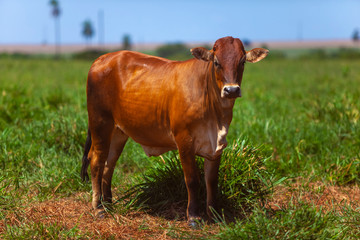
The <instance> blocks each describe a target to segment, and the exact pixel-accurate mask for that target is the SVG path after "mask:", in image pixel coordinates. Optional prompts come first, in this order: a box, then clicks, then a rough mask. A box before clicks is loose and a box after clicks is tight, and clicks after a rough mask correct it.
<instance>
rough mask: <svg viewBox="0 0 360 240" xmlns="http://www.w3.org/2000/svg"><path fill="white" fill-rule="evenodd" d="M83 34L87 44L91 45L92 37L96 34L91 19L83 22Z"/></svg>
mask: <svg viewBox="0 0 360 240" xmlns="http://www.w3.org/2000/svg"><path fill="white" fill-rule="evenodd" d="M82 35H83V36H84V37H85V39H86V42H87V44H88V45H90V39H91V38H92V37H93V36H94V29H93V26H92V23H91V21H90V20H86V21H85V22H83V30H82Z"/></svg>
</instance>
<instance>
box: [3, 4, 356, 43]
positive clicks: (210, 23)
mask: <svg viewBox="0 0 360 240" xmlns="http://www.w3.org/2000/svg"><path fill="white" fill-rule="evenodd" d="M59 2H60V8H61V11H62V14H61V16H60V24H61V42H62V43H66V44H71V43H84V42H85V40H84V38H83V36H82V35H81V30H82V23H83V22H84V21H85V20H87V19H88V20H90V21H91V22H92V23H93V26H94V29H95V35H94V37H93V39H92V42H93V43H97V42H98V41H99V34H98V33H99V29H98V13H99V11H102V12H103V13H104V25H105V28H104V40H105V42H106V43H119V42H120V41H121V39H122V37H123V35H124V34H129V35H130V36H131V38H132V41H133V42H137V43H139V42H141V43H142V42H176V41H181V42H189V41H192V42H194V41H200V42H201V41H214V40H216V39H218V38H220V37H224V36H229V35H230V36H234V37H239V38H241V39H245V38H246V39H249V40H252V41H278V40H284V41H288V40H298V39H299V38H302V39H303V40H325V39H326V40H331V39H349V38H350V37H351V34H352V32H353V31H354V29H355V28H358V29H360V1H359V0H302V1H295V0H279V1H270V0H247V1H240V0H238V1H235V0H207V1H206V0H182V1H180V0H178V1H171V0H149V1H146V0H128V1H121V0H59ZM54 39H55V37H54V20H53V18H52V16H51V7H50V5H49V0H0V44H23V43H28V44H40V43H43V42H46V43H48V44H52V43H54Z"/></svg>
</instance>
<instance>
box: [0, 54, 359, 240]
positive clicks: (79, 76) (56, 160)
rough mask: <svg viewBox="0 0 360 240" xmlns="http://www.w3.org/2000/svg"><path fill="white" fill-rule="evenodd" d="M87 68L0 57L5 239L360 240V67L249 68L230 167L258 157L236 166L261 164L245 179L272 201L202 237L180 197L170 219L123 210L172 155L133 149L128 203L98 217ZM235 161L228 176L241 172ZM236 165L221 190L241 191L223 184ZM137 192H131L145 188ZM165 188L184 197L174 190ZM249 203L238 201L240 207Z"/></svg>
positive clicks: (304, 63) (122, 191)
mask: <svg viewBox="0 0 360 240" xmlns="http://www.w3.org/2000/svg"><path fill="white" fill-rule="evenodd" d="M90 65H91V62H90V61H81V60H58V61H53V60H50V59H16V58H11V57H4V58H0V238H1V239H27V238H36V239H59V238H60V239H93V238H98V239H117V238H126V239H137V238H146V239H151V238H155V237H156V238H160V239H169V238H190V239H194V238H195V239H196V238H198V239H209V238H214V239H274V238H278V239H329V238H330V239H356V238H359V237H360V213H359V211H360V188H359V187H358V185H359V183H360V67H359V66H360V60H359V59H358V60H354V59H353V60H346V59H342V60H336V59H311V60H310V59H309V60H307V59H271V58H269V59H265V60H263V61H262V62H259V63H256V64H250V63H247V64H246V67H245V73H244V79H243V83H242V93H243V97H242V98H241V99H238V100H237V101H236V106H235V108H234V119H233V122H232V125H231V127H230V132H229V135H228V142H229V146H228V148H227V150H226V151H227V154H225V156H224V159H223V161H224V162H226V161H227V160H226V159H225V158H232V156H233V155H236V154H233V152H234V151H238V152H240V153H239V154H240V155H241V154H243V152H246V149H253V150H251V151H253V152H250V153H251V154H252V153H254V152H255V153H256V154H255V155H256V156H260V157H255V158H252V157H251V156H255V155H254V154H253V155H251V154H249V155H246V154H243V155H242V156H243V157H242V158H241V159H240V160H241V161H250V158H251V159H255V160H256V159H258V160H259V159H260V160H259V161H260V163H259V164H257V163H256V161H257V160H256V161H255V162H254V165H252V167H254V168H257V169H255V170H254V171H248V172H246V171H247V170H244V171H245V172H246V173H247V175H246V176H245V177H246V178H249V179H259V178H260V179H261V183H262V184H265V185H266V184H270V185H271V186H270V187H269V188H268V190H269V191H270V194H268V195H267V196H266V199H265V200H264V199H263V200H264V201H265V203H262V204H259V203H258V201H256V200H251V201H250V200H249V201H250V203H251V204H253V207H252V208H251V209H250V210H244V214H240V215H239V216H235V220H234V219H233V220H232V221H226V219H225V220H224V218H226V217H224V216H219V219H218V220H217V223H215V224H213V223H207V222H204V223H203V224H201V225H200V227H199V229H195V230H193V229H190V228H189V227H187V226H186V221H185V217H184V213H185V208H184V207H182V206H183V205H184V199H177V200H178V202H180V203H178V202H177V201H176V199H174V201H173V203H172V205H171V209H167V212H166V213H163V214H156V213H154V211H152V212H151V211H145V210H143V209H142V208H135V207H129V206H130V205H131V204H124V203H123V202H126V203H129V201H130V202H131V200H132V199H131V198H132V197H133V196H134V195H130V196H127V197H128V198H125V197H124V196H125V195H126V193H129V191H128V190H129V189H130V190H131V187H132V186H134V184H139V183H143V182H142V181H145V182H146V181H148V180H149V178H147V179H146V178H144V177H143V174H144V172H145V173H146V172H147V171H149V169H150V170H151V171H152V172H153V173H154V172H155V177H154V179H153V180H154V182H155V183H156V181H157V176H156V174H157V173H158V172H157V171H158V170H157V168H158V169H160V168H162V167H163V166H164V164H162V165H161V163H162V162H163V161H165V162H167V161H168V158H170V159H176V153H170V154H167V155H165V156H164V157H162V158H147V157H146V156H145V154H144V153H143V151H142V149H141V147H140V146H138V145H137V144H135V143H134V142H132V141H129V142H128V143H127V145H126V147H125V150H124V152H123V154H122V156H121V157H120V159H119V161H118V164H117V168H116V171H115V173H114V178H113V187H114V189H115V196H116V197H115V198H116V199H120V198H124V199H125V200H122V201H118V202H117V203H116V204H115V207H114V209H113V210H112V211H111V212H110V213H109V217H107V218H105V219H99V220H96V219H95V217H94V216H93V215H92V211H91V207H90V191H91V185H90V183H83V182H82V181H81V179H80V174H79V173H80V167H81V157H82V153H83V145H84V143H85V138H86V132H87V111H86V94H85V86H86V77H87V71H88V69H89V67H90ZM234 159H235V160H236V159H237V158H236V157H235V158H234ZM240 160H239V161H240ZM230 163H231V164H230ZM230 163H229V162H227V164H230V167H229V168H230V169H232V170H230V172H231V171H233V172H236V171H237V168H238V167H239V168H240V167H241V166H243V165H241V164H242V163H241V164H239V165H238V163H234V162H230ZM249 166H250V165H249ZM154 167H157V168H155V169H154ZM175 168H176V166H175ZM229 168H227V170H226V168H225V170H224V172H225V173H226V174H223V175H222V178H227V179H226V181H224V182H234V179H233V175H231V174H229V175H227V174H228V173H227V172H226V171H228V170H229ZM249 168H250V167H249ZM171 171H172V170H171V169H170V170H169V172H170V174H171ZM263 171H265V172H266V174H263ZM165 172H166V171H165ZM174 175H175V174H174ZM159 179H160V177H159ZM167 181H168V180H166V181H165V185H166V182H167ZM220 182H222V181H220ZM225 184H226V183H225ZM151 185H153V183H151ZM235 185H236V183H235ZM235 185H234V186H235ZM238 185H241V187H243V188H246V189H248V187H249V186H248V185H247V183H245V182H244V183H243V182H241V183H240V184H238ZM136 186H137V188H132V190H134V189H135V190H136V191H144V188H141V187H140V188H139V185H136ZM142 186H144V185H142ZM160 188H163V187H160ZM170 188H171V189H170V191H175V192H176V191H185V189H183V188H181V187H178V186H176V183H171V185H170ZM229 188H232V187H231V186H230V187H229ZM256 191H258V188H252V189H250V190H248V191H247V193H248V194H249V195H251V194H255V195H256V194H257V192H256ZM259 191H260V190H259ZM130 192H131V191H130ZM254 192H255V193H254ZM152 194H154V195H156V193H152ZM184 194H185V200H186V192H183V194H182V195H184ZM150 195H151V193H150ZM249 195H244V194H243V195H241V194H239V195H236V194H233V196H231V197H232V198H233V199H234V198H237V199H240V200H244V201H238V202H241V203H243V202H246V201H247V200H248V199H249ZM251 196H252V195H251ZM159 201H161V200H159ZM262 202H263V201H262ZM229 204H232V203H229ZM167 206H169V205H167ZM177 206H178V207H177ZM239 206H240V205H239Z"/></svg>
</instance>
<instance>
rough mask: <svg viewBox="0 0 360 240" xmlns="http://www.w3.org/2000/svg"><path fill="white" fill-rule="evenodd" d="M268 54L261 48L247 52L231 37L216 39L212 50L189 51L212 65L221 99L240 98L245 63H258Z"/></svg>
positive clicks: (236, 39) (239, 42)
mask: <svg viewBox="0 0 360 240" xmlns="http://www.w3.org/2000/svg"><path fill="white" fill-rule="evenodd" d="M268 52H269V50H266V49H263V48H254V49H252V50H250V51H248V52H247V51H245V49H244V46H243V44H242V42H241V41H240V39H238V38H232V37H224V38H220V39H218V40H217V41H216V42H215V44H214V47H213V49H212V50H207V49H205V48H202V47H197V48H193V49H191V54H192V55H193V56H194V57H195V58H197V59H199V60H202V61H206V62H211V63H212V65H211V66H212V69H213V70H214V76H215V78H216V83H217V85H218V87H219V89H220V91H221V97H222V98H237V97H241V81H242V76H243V72H244V65H245V62H246V61H247V62H251V63H255V62H258V61H260V60H262V59H263V58H265V57H266V56H267V54H268Z"/></svg>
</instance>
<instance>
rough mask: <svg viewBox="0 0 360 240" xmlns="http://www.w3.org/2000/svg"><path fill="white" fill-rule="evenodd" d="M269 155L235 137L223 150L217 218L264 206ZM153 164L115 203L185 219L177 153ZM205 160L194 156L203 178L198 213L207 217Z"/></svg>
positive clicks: (268, 190) (240, 215)
mask: <svg viewBox="0 0 360 240" xmlns="http://www.w3.org/2000/svg"><path fill="white" fill-rule="evenodd" d="M267 159H269V158H268V157H264V156H263V151H262V148H261V147H253V146H251V145H249V144H248V143H247V142H246V140H238V141H236V142H234V143H233V145H232V146H230V147H228V148H226V149H225V150H224V153H223V156H222V160H221V165H220V170H219V192H218V210H220V211H219V213H216V215H217V216H219V217H218V218H219V219H217V220H219V221H224V220H226V221H233V220H235V218H237V219H239V218H240V219H241V218H243V217H244V216H246V215H248V214H249V213H250V212H251V211H252V209H253V207H254V206H255V205H256V206H259V204H260V206H264V204H265V201H266V199H267V198H268V196H269V194H270V193H271V191H272V188H273V186H274V181H273V179H272V174H270V173H269V172H268V171H267V170H266V168H265V167H264V163H265V161H266V160H267ZM155 162H156V163H155V164H154V167H153V168H151V169H149V170H148V171H146V172H145V173H144V174H142V175H141V176H140V177H139V178H138V179H137V183H136V184H135V185H133V186H132V187H130V188H129V189H128V190H127V191H126V193H125V195H124V196H122V197H120V199H119V201H118V203H122V204H123V203H124V202H125V205H126V206H127V207H129V208H133V209H142V210H146V211H147V212H148V213H149V214H155V215H158V216H161V217H164V218H165V219H169V220H173V219H185V218H186V215H185V212H186V205H187V191H186V185H185V181H184V175H183V171H182V167H181V162H180V159H179V156H178V154H176V153H175V152H171V153H168V154H166V155H164V156H162V157H160V158H157V159H156V161H155ZM203 163H204V160H203V159H201V158H197V164H198V168H199V170H200V176H201V179H202V181H201V182H200V187H199V191H198V194H199V195H198V199H199V200H200V206H203V207H202V208H201V209H200V210H201V212H200V215H201V216H202V217H203V218H205V219H206V209H205V208H206V187H205V181H204V180H203V179H204V168H203Z"/></svg>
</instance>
